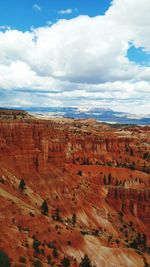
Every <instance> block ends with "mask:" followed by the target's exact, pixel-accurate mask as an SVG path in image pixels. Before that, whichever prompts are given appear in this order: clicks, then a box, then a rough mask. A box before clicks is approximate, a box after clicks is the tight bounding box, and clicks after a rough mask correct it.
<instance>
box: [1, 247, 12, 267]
mask: <svg viewBox="0 0 150 267" xmlns="http://www.w3.org/2000/svg"><path fill="white" fill-rule="evenodd" d="M0 266H1V267H10V259H9V257H8V255H7V254H6V253H5V252H3V251H0Z"/></svg>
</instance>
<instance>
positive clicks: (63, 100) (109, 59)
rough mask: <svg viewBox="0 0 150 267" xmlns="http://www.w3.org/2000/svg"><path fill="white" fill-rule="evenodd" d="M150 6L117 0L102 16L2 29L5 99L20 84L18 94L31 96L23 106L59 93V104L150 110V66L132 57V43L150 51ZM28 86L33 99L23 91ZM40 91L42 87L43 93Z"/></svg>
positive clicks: (47, 101)
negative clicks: (24, 30)
mask: <svg viewBox="0 0 150 267" xmlns="http://www.w3.org/2000/svg"><path fill="white" fill-rule="evenodd" d="M149 10H150V1H149V0H143V1H142V3H141V1H139V0H138V1H137V0H124V1H122V0H114V1H113V4H112V6H111V7H110V8H109V10H108V11H107V12H106V14H105V15H103V16H97V17H94V18H91V17H88V16H79V17H76V18H74V19H70V20H65V19H63V20H59V21H58V22H57V23H55V24H53V25H49V26H48V25H47V26H45V27H41V28H38V29H32V30H31V31H30V32H21V31H18V30H11V29H9V30H8V29H5V31H4V32H3V31H2V32H0V51H1V54H0V88H1V89H3V91H4V90H5V91H4V92H5V94H6V95H7V98H6V99H5V101H6V102H7V100H8V97H9V96H8V91H7V90H9V92H10V90H11V92H13V89H17V90H18V97H19V96H20V98H22V97H24V98H26V99H25V100H26V101H24V105H25V103H29V102H31V103H32V105H37V104H38V105H52V103H53V104H54V103H55V100H56V98H57V101H58V103H59V104H60V105H69V106H71V105H80V106H82V105H83V106H86V105H90V106H99V105H103V106H104V105H106V106H107V107H112V108H114V109H117V110H122V111H124V109H125V111H127V112H132V111H133V110H134V113H138V112H140V113H141V111H142V112H144V113H149V110H148V109H149V108H150V103H149V99H150V67H149V66H140V65H139V64H136V63H134V62H130V61H129V59H128V58H127V51H128V49H129V47H130V45H131V43H132V44H133V45H135V47H137V48H138V47H143V49H144V51H146V52H147V53H150V26H149V25H150V23H149V22H150V20H149ZM18 44H19V45H18ZM12 88H13V89H12ZM25 88H29V89H30V91H31V94H32V101H31V96H30V95H29V94H28V93H25V92H24V93H22V91H21V90H22V89H25ZM45 89H46V90H49V91H50V93H45V92H44V90H45ZM19 90H20V91H19ZM38 90H43V93H41V95H40V98H39V91H38ZM52 91H53V93H51V92H52ZM54 92H56V94H55V93H54ZM22 94H23V95H22ZM33 95H34V97H33ZM11 97H12V95H11ZM18 97H17V98H16V97H15V100H14V101H15V102H16V99H18ZM0 103H2V104H3V103H4V100H3V99H2V98H1V102H0ZM79 103H80V104H79Z"/></svg>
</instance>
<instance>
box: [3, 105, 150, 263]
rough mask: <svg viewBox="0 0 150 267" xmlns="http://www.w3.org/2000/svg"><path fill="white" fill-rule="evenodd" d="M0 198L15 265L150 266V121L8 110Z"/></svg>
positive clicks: (8, 254)
mask: <svg viewBox="0 0 150 267" xmlns="http://www.w3.org/2000/svg"><path fill="white" fill-rule="evenodd" d="M20 185H21V186H20ZM20 188H21V189H20ZM0 203H1V208H0V227H1V237H0V258H7V261H8V265H7V266H12V267H15V266H18V267H19V266H20V267H21V266H24V267H25V266H26V267H32V266H44V267H47V266H72V267H73V266H74V267H75V266H76V267H82V266H97V267H100V266H102V267H113V266H123V267H145V266H149V265H150V232H149V227H150V127H149V126H147V127H139V126H136V127H133V126H123V125H122V126H121V125H119V126H118V125H116V126H113V127H112V126H111V125H108V124H102V123H98V122H96V121H92V123H91V121H90V120H73V119H60V118H57V119H49V120H48V119H47V120H41V119H36V118H35V117H32V116H31V115H29V114H28V113H26V112H21V111H7V110H5V111H0ZM2 267H3V266H2Z"/></svg>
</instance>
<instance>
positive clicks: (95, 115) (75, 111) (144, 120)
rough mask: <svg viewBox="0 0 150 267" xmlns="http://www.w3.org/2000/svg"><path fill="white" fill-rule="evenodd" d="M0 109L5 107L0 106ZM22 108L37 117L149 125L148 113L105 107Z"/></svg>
mask: <svg viewBox="0 0 150 267" xmlns="http://www.w3.org/2000/svg"><path fill="white" fill-rule="evenodd" d="M16 109H17V110H18V111H20V109H22V108H21V107H19V108H16ZM0 110H7V109H6V108H5V109H4V108H1V109H0ZM24 110H25V111H27V112H30V113H31V114H32V113H36V114H37V115H38V117H64V118H75V119H88V118H92V119H95V120H97V121H101V122H106V123H123V124H137V125H150V114H149V115H135V114H129V113H125V112H118V111H114V110H112V109H106V108H104V107H99V108H89V107H29V108H24Z"/></svg>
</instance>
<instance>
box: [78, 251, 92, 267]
mask: <svg viewBox="0 0 150 267" xmlns="http://www.w3.org/2000/svg"><path fill="white" fill-rule="evenodd" d="M79 267H92V264H91V261H90V259H89V257H88V256H87V255H86V254H85V256H84V258H82V260H81V263H80V264H79Z"/></svg>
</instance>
